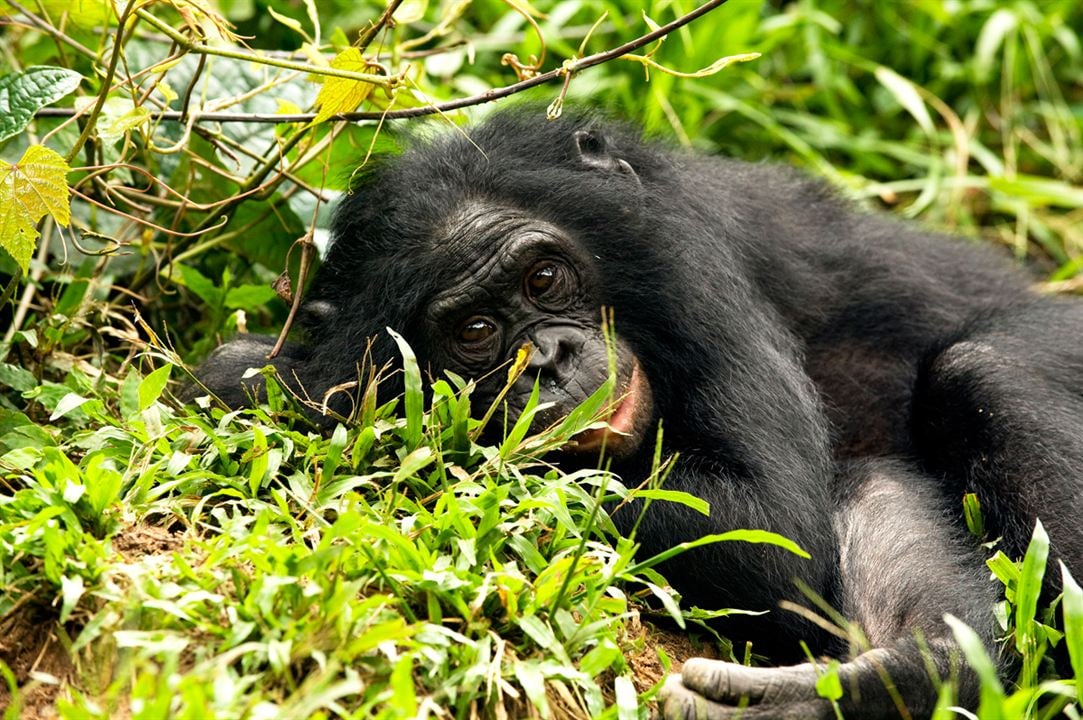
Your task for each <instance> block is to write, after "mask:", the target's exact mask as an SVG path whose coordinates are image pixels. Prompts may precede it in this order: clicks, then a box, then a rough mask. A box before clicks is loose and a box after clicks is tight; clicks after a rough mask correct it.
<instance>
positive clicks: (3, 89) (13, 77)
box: [0, 65, 83, 142]
mask: <svg viewBox="0 0 1083 720" xmlns="http://www.w3.org/2000/svg"><path fill="white" fill-rule="evenodd" d="M82 81H83V76H82V75H80V74H79V73H77V72H75V71H74V70H68V69H67V68H59V67H51V66H48V65H37V66H34V67H29V68H27V69H26V70H24V71H23V72H21V73H12V74H10V75H5V76H4V77H2V78H0V142H3V141H4V140H7V139H8V138H9V137H12V136H14V135H16V134H18V133H21V132H22V131H23V129H24V128H26V126H27V125H29V124H30V121H31V120H33V119H34V113H36V112H37V111H38V110H40V109H42V108H43V107H45V106H46V105H51V104H52V103H54V102H56V101H57V100H59V99H60V98H62V97H64V96H65V95H67V94H68V93H70V92H71V91H72V90H74V89H75V88H77V87H79V83H80V82H82Z"/></svg>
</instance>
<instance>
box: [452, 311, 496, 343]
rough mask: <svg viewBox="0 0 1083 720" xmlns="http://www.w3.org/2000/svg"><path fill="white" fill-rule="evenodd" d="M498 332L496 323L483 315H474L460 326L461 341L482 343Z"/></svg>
mask: <svg viewBox="0 0 1083 720" xmlns="http://www.w3.org/2000/svg"><path fill="white" fill-rule="evenodd" d="M495 334H496V325H494V324H493V322H492V321H491V320H487V319H485V318H483V317H472V318H470V319H469V320H467V321H466V322H464V323H463V324H462V326H461V327H460V328H459V342H461V343H462V344H463V345H480V344H481V343H483V342H485V341H486V340H488V339H489V338H491V337H492V336H493V335H495Z"/></svg>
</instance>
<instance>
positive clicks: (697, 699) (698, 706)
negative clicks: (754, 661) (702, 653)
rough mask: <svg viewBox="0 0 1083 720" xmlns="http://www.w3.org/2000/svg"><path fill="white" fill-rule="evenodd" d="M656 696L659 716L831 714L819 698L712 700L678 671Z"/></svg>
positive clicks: (770, 719)
mask: <svg viewBox="0 0 1083 720" xmlns="http://www.w3.org/2000/svg"><path fill="white" fill-rule="evenodd" d="M734 667H741V666H739V665H736V666H734ZM659 699H660V701H661V703H662V718H663V720H828V718H831V717H833V712H832V710H831V706H830V704H829V703H827V701H825V700H821V699H819V698H817V699H815V700H806V701H796V702H789V703H782V704H775V703H769V704H766V705H762V704H761V705H744V704H743V703H736V702H735V703H734V704H732V705H727V704H723V703H720V702H714V701H713V700H708V699H707V698H706V697H704V696H703V695H701V694H700V693H698V692H695V691H693V690H691V689H689V688H688V687H686V686H685V684H684V683H683V682H682V680H681V676H680V675H672V676H670V677H669V679H668V680H667V681H666V684H665V687H663V688H662V692H661V694H660V695H659Z"/></svg>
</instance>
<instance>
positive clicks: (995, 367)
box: [201, 110, 1083, 718]
mask: <svg viewBox="0 0 1083 720" xmlns="http://www.w3.org/2000/svg"><path fill="white" fill-rule="evenodd" d="M306 303H307V305H306V308H307V313H306V316H305V317H306V319H305V320H304V321H303V324H304V327H303V341H302V343H301V344H297V345H291V346H288V348H287V352H286V353H285V354H284V355H282V356H280V357H278V358H276V359H274V360H273V363H274V364H276V365H277V366H278V367H279V369H280V371H281V374H282V376H283V377H284V378H285V379H286V381H287V383H290V384H292V385H294V386H296V387H297V388H301V387H303V388H304V391H305V392H306V393H307V394H308V395H309V396H311V397H315V398H319V397H321V394H322V393H323V392H324V391H326V390H327V389H328V388H330V387H334V386H336V385H339V384H341V383H344V382H348V381H350V380H351V379H354V378H356V373H357V366H358V363H359V362H360V360H361V356H362V354H363V353H364V352H365V350H366V347H367V345H368V339H369V338H370V337H377V338H378V339H377V340H376V341H375V344H374V345H373V347H372V349H371V352H372V354H373V357H372V360H373V361H374V362H375V363H376V364H377V365H379V364H381V363H382V362H383V361H384V360H388V359H391V358H392V357H393V352H394V346H393V344H392V343H391V342H390V341H389V340H388V338H387V336H386V333H385V332H384V329H385V328H387V327H390V328H394V329H396V330H398V331H399V332H401V333H402V334H403V335H404V336H405V337H406V339H407V340H408V341H409V342H410V343H411V345H412V346H413V348H414V350H415V351H416V352H417V354H418V357H419V359H420V361H421V363H422V366H423V367H427V368H429V370H430V371H431V372H432V373H433V374H434V375H438V374H439V373H440V372H442V371H445V370H449V371H454V372H455V373H458V374H460V375H463V376H468V377H472V378H476V379H477V380H478V382H479V385H478V390H477V393H478V394H479V395H481V396H482V398H483V399H484V398H485V397H486V396H488V397H490V398H491V397H493V396H494V395H495V394H496V393H497V392H499V390H500V389H501V386H502V384H503V382H505V380H504V377H505V375H506V373H504V372H493V371H494V369H495V368H498V367H501V366H504V365H506V364H507V363H508V362H509V360H510V359H511V358H513V357H514V356H515V353H516V352H517V351H518V350H519V349H520V348H521V347H523V346H524V345H525V344H527V343H529V344H530V345H532V347H533V355H532V356H531V358H530V361H529V362H530V367H529V369H528V372H526V373H524V375H523V376H522V377H521V378H520V380H519V381H518V383H517V384H516V385H515V386H514V387H513V389H512V391H511V392H510V393H509V395H508V398H507V400H508V403H509V404H510V406H511V407H512V409H513V412H514V410H515V409H516V408H520V409H521V408H522V407H523V405H524V403H525V401H526V398H527V397H528V396H529V394H530V392H531V389H532V388H533V386H534V384H535V381H537V382H538V386H539V389H540V394H541V398H540V399H541V401H542V402H546V403H552V405H551V408H552V409H551V410H550V411H549V412H550V415H549V416H548V417H546V418H544V419H543V421H545V420H555V419H556V418H557V417H558V416H559V415H560V414H562V413H566V412H568V411H569V410H570V409H571V408H573V407H575V406H576V404H577V403H579V402H580V401H582V400H583V399H584V398H585V397H586V396H587V395H589V394H590V393H592V392H593V391H594V390H595V389H597V388H598V387H599V385H600V384H601V383H602V382H603V381H604V380H605V378H606V377H607V374H608V360H607V348H606V340H605V333H604V332H603V331H602V317H603V313H605V314H608V313H609V312H612V315H613V317H614V318H615V322H614V325H615V333H616V338H617V340H616V348H615V355H616V358H617V366H618V369H617V387H618V395H619V398H620V400H619V403H618V405H617V407H616V408H615V409H614V410H613V414H612V417H611V419H610V428H611V429H610V430H609V431H608V434H607V432H606V431H601V432H599V431H593V432H591V433H588V434H587V435H584V436H580V437H578V438H576V439H575V441H574V442H572V443H570V444H569V447H568V448H566V449H565V453H564V455H565V456H566V457H567V458H568V460H567V462H569V463H574V462H576V458H577V457H578V458H580V461H581V462H583V463H584V464H586V463H587V462H594V461H595V459H596V458H593V457H592V456H591V454H593V455H596V454H597V450H598V446H599V445H601V444H602V442H603V441H604V444H605V446H606V452H607V454H608V456H609V457H611V458H612V459H613V465H612V468H613V469H614V471H616V472H617V473H618V474H620V475H621V476H622V477H623V478H624V480H625V483H626V484H628V485H630V486H634V485H636V484H638V483H639V482H641V481H642V480H643V478H644V477H645V473H646V472H648V470H649V467H650V463H651V457H652V452H653V450H654V430H655V428H656V427H657V425H658V423H659V422H661V423H662V424H663V428H664V443H665V451H666V452H667V453H679V460H678V463H677V464H676V466H675V468H674V469H673V471H672V472H671V474H670V475H669V477H668V480H667V483H668V487H670V488H674V489H677V490H683V491H686V492H689V493H692V494H694V495H697V496H699V497H701V498H704V499H705V500H707V501H708V502H709V503H710V516H709V517H706V516H702V515H700V514H698V513H696V512H693V511H690V510H689V509H688V508H685V507H683V506H681V505H678V504H674V503H662V502H658V503H654V504H652V505H651V506H650V507H649V509H648V510H647V512H646V515H645V517H644V518H643V520H642V523H641V524H640V526H639V529H638V536H637V537H638V539H639V540H640V541H641V543H642V546H643V550H642V552H643V553H645V554H654V553H657V552H659V551H661V550H663V549H665V548H667V547H670V546H672V545H673V544H675V543H679V542H682V541H687V540H694V539H696V538H698V537H701V536H703V535H706V534H709V533H717V532H722V531H725V530H730V529H734V528H763V529H767V530H772V531H775V532H778V533H781V534H783V535H786V536H787V537H790V538H792V539H793V540H795V541H796V542H797V543H798V544H800V545H801V546H802V547H803V548H804V549H805V550H807V551H808V552H809V553H810V554H811V559H803V558H800V557H797V556H796V555H793V554H790V553H788V552H786V551H784V550H781V549H779V548H775V547H773V546H765V545H752V544H746V543H721V544H715V545H710V546H707V547H701V548H698V549H696V550H694V551H692V552H688V553H685V554H683V555H680V556H679V557H677V558H676V559H674V560H672V561H671V562H670V563H669V564H668V565H666V566H665V568H664V571H665V574H666V576H667V577H668V579H669V580H670V581H671V582H672V583H673V584H674V586H675V587H676V588H677V589H678V590H679V591H680V592H681V594H682V595H683V596H684V602H685V603H686V604H687V605H697V606H700V607H704V608H722V607H736V608H744V609H749V610H762V611H767V612H765V613H764V614H760V615H741V616H737V617H733V616H731V617H730V618H728V619H726V620H725V621H723V624H722V625H721V629H722V630H723V631H724V632H725V633H727V634H728V635H730V636H731V637H733V638H735V639H745V638H747V639H751V640H753V641H754V649H756V650H757V651H759V652H761V653H764V654H767V655H769V656H770V657H771V658H772V659H773V660H774V661H776V662H778V663H779V664H780V667H773V668H772V667H759V668H747V667H742V666H738V665H732V664H728V663H723V662H719V661H706V660H693V661H690V662H689V663H687V664H686V665H685V667H684V672H683V674H682V675H681V676H678V677H675V678H674V679H672V681H671V682H670V684H669V686H668V688H667V690H666V700H665V708H664V711H665V714H666V716H667V717H671V718H686V717H687V718H692V717H698V715H697V712H701V713H705V714H706V717H710V718H728V717H731V714H733V713H736V712H740V713H742V714H741V717H744V718H759V717H771V718H829V717H834V710H833V709H832V708H831V706H830V703H828V701H826V700H823V699H821V698H819V696H818V695H817V692H816V689H815V683H816V678H817V672H816V668H815V667H814V666H813V665H812V664H811V663H805V664H800V663H801V659H802V657H803V655H802V650H801V648H800V646H799V641H801V640H804V641H805V642H806V643H808V646H809V647H810V648H811V650H812V651H813V653H815V654H816V655H817V656H834V657H838V658H841V659H843V660H845V662H844V663H843V664H842V666H841V669H840V671H839V672H840V677H841V679H842V684H843V688H844V696H843V698H842V700H840V701H839V702H840V705H841V707H842V710H843V713H844V714H846V716H847V717H863V718H879V717H897V716H898V714H899V713H900V712H904V711H905V712H906V713H908V714H909V716H910V717H914V718H918V717H925V716H927V715H928V714H929V712H930V710H931V708H932V706H933V704H934V702H935V698H936V692H935V690H934V687H935V680H934V676H937V675H938V676H940V677H943V678H946V677H948V676H950V675H951V674H952V673H959V674H960V687H961V693H962V697H961V698H960V703H961V704H973V703H975V702H976V687H977V681H976V679H975V678H974V677H973V675H972V673H971V672H970V671H969V670H968V669H967V668H965V667H957V665H958V663H957V660H958V648H957V647H956V646H955V645H954V641H953V636H952V634H951V632H950V630H949V628H948V627H947V625H946V623H945V621H944V616H945V614H948V613H950V614H952V615H955V616H957V617H959V618H961V619H962V620H963V621H965V622H966V623H968V624H969V625H970V626H971V627H972V628H973V629H974V630H976V631H977V633H978V634H979V635H980V636H981V638H982V639H983V640H984V641H985V642H986V643H987V645H991V643H992V638H993V634H994V630H995V624H994V619H993V614H992V608H993V605H994V603H995V601H996V597H997V593H996V588H995V587H994V586H993V584H992V583H991V582H990V581H989V576H988V572H987V571H984V570H983V562H982V561H983V557H982V555H981V552H980V549H979V548H978V547H977V546H976V543H975V542H973V541H972V539H971V538H970V537H969V536H968V534H967V533H966V532H965V529H964V528H963V523H962V521H961V517H960V516H961V512H960V508H961V498H962V496H963V494H964V493H967V492H973V493H976V494H977V496H978V498H979V499H980V501H981V506H982V508H983V511H984V513H985V519H986V524H987V527H988V528H989V532H990V535H991V537H1000V538H1001V540H1000V547H1002V548H1003V549H1004V550H1005V551H1006V552H1008V553H1010V554H1013V555H1019V554H1022V553H1023V551H1024V550H1025V547H1026V544H1027V541H1028V539H1029V537H1030V533H1031V531H1032V529H1033V527H1034V524H1035V521H1036V519H1038V518H1041V520H1042V522H1043V523H1044V525H1045V527H1046V528H1047V530H1048V532H1049V534H1050V536H1051V539H1052V547H1053V552H1054V554H1055V556H1057V557H1059V558H1061V559H1062V560H1064V561H1065V562H1066V563H1067V565H1068V566H1069V568H1070V569H1072V570H1074V571H1075V572H1076V573H1077V575H1078V574H1083V524H1081V523H1080V522H1079V520H1078V517H1079V512H1080V510H1083V472H1081V468H1083V344H1081V343H1080V338H1081V337H1083V304H1081V303H1078V302H1071V301H1067V300H1059V299H1055V298H1050V297H1040V296H1038V295H1035V294H1033V293H1031V292H1030V291H1029V290H1028V287H1027V280H1026V279H1025V278H1024V277H1021V276H1020V274H1019V273H1017V272H1016V271H1015V270H1013V268H1012V267H1011V266H1010V265H1009V264H1008V263H1007V262H1006V261H1004V260H1003V259H1001V258H999V257H998V256H997V255H996V253H995V252H993V251H992V250H990V249H987V248H984V247H979V246H976V245H974V244H972V243H968V242H966V241H964V240H960V239H952V238H947V237H942V236H938V235H935V234H933V233H929V232H925V231H923V230H922V229H920V228H918V227H916V226H914V225H912V224H904V223H900V222H898V221H897V220H894V219H892V218H890V217H883V216H879V215H875V214H868V213H864V212H860V211H857V210H855V209H854V208H852V207H850V206H849V205H848V204H847V203H845V202H843V201H841V200H839V199H838V198H837V197H836V196H835V195H834V194H833V193H832V192H831V191H830V190H829V189H827V188H825V187H824V185H823V184H821V183H819V182H816V181H812V180H809V179H807V178H804V177H802V176H801V175H799V174H797V173H795V172H792V171H790V170H787V169H785V168H779V167H771V166H767V165H750V164H745V163H741V162H733V161H728V160H723V159H718V158H706V157H697V156H694V155H691V154H685V153H681V152H672V151H669V150H666V149H663V148H659V147H657V146H656V145H653V144H651V143H646V142H644V141H642V140H641V139H639V137H638V136H637V134H636V133H635V132H634V131H632V130H629V129H627V128H625V127H623V126H620V125H610V124H607V123H605V122H603V121H600V120H598V119H597V118H596V117H595V116H593V115H590V114H581V115H578V116H571V117H570V116H568V115H565V117H564V118H562V119H560V120H558V121H553V122H548V121H546V120H544V119H542V118H541V113H538V112H533V111H530V110H516V111H511V112H504V113H501V114H497V115H495V116H494V117H492V118H491V119H490V120H488V121H487V122H485V123H484V124H482V125H480V126H478V127H476V128H474V129H472V130H470V131H469V132H468V135H467V134H463V133H450V134H447V135H446V136H443V137H439V138H436V139H432V140H428V141H419V142H418V143H416V144H415V145H414V146H413V147H412V148H411V149H409V150H408V151H406V152H404V153H403V154H401V155H399V156H396V157H388V158H383V159H380V160H377V161H374V162H371V163H370V164H369V166H367V167H366V168H365V169H364V170H363V172H362V173H361V175H360V177H359V179H358V181H357V183H356V186H355V187H354V189H353V192H352V193H351V194H350V195H349V196H348V197H347V198H346V199H345V200H344V201H343V202H342V204H341V205H340V206H339V208H338V212H337V215H336V219H335V224H334V242H333V244H332V246H331V248H330V250H329V253H328V255H327V258H326V260H325V262H324V263H323V265H322V267H321V268H320V270H319V272H318V274H317V276H316V278H315V281H314V283H313V287H312V288H311V291H310V292H309V294H308V297H307V299H306ZM603 309H604V310H603ZM269 349H270V341H269V340H267V339H255V338H251V337H249V338H245V339H240V340H235V341H234V342H232V343H229V344H228V345H225V346H224V347H223V348H221V349H220V350H219V351H217V353H216V354H215V355H213V356H212V357H211V359H210V360H209V361H208V362H207V364H206V365H205V366H204V367H203V369H202V371H201V377H202V381H203V382H204V383H205V384H206V386H207V387H208V388H209V389H210V390H211V391H213V392H214V393H216V394H217V395H219V396H220V397H221V398H222V399H223V400H225V401H226V402H227V403H229V404H232V405H238V404H242V403H244V402H245V399H246V390H247V389H246V388H245V387H244V386H243V384H242V380H241V376H242V374H243V372H244V370H245V369H246V368H249V367H259V366H262V365H264V364H265V363H266V362H267V360H266V354H267V352H268V350H269ZM245 382H251V381H245ZM248 389H251V388H248ZM255 389H256V390H257V391H258V388H255ZM585 457H592V459H590V460H586V459H584V458H585ZM636 515H637V511H636V508H634V507H633V508H628V507H626V508H622V509H621V510H620V511H619V512H617V513H616V515H615V520H616V522H617V524H618V527H623V529H625V530H627V529H630V527H631V525H632V523H633V522H634V521H635V519H636ZM799 587H800V588H802V589H799ZM808 590H811V591H812V593H815V594H816V595H818V596H820V597H822V598H823V599H824V600H826V601H827V602H828V603H830V604H831V605H832V606H834V607H835V608H837V609H838V610H839V611H840V612H841V613H842V614H843V615H844V616H845V617H847V618H848V619H850V620H851V621H852V622H853V623H854V625H855V627H857V628H859V629H860V631H861V633H863V635H864V637H865V638H867V640H868V645H867V646H866V647H864V648H860V649H859V650H854V649H852V648H850V647H848V646H847V643H845V641H840V640H838V639H837V638H835V637H834V636H832V635H831V634H829V633H826V632H825V631H824V630H823V629H821V628H820V627H818V626H817V624H815V623H813V622H812V621H810V620H809V619H808V617H809V615H810V613H794V612H791V611H788V610H785V609H780V607H779V605H780V603H781V602H783V601H790V602H794V603H799V604H801V603H804V604H806V605H807V604H808V601H807V600H806V599H805V592H807V591H808ZM869 648H871V649H869ZM738 704H743V705H745V706H746V707H743V709H740V710H738V707H737V706H738ZM903 709H904V710H903Z"/></svg>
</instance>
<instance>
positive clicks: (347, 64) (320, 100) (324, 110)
mask: <svg viewBox="0 0 1083 720" xmlns="http://www.w3.org/2000/svg"><path fill="white" fill-rule="evenodd" d="M331 67H333V68H336V69H338V70H352V71H354V72H359V73H363V72H367V71H368V63H366V62H365V58H364V57H363V56H362V55H361V51H360V50H358V49H357V48H355V47H350V48H346V49H345V50H343V51H342V52H340V53H339V54H338V55H337V56H335V59H334V60H332V61H331ZM372 88H373V85H372V83H367V82H361V81H359V80H348V79H346V78H339V77H326V78H324V80H323V87H322V88H320V94H319V95H317V96H316V105H318V106H319V108H320V109H319V110H318V111H317V113H316V119H315V120H313V121H312V122H313V123H321V122H323V121H324V120H327V119H328V118H330V117H331V116H332V115H337V114H339V113H347V112H352V111H354V110H356V109H357V106H358V105H360V104H361V103H362V102H363V101H364V100H365V98H367V97H368V96H369V93H370V92H372Z"/></svg>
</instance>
